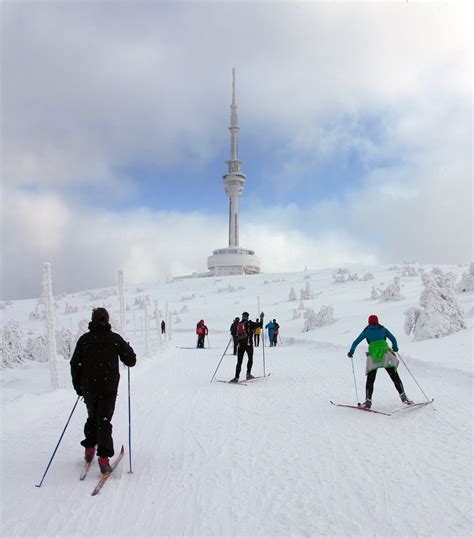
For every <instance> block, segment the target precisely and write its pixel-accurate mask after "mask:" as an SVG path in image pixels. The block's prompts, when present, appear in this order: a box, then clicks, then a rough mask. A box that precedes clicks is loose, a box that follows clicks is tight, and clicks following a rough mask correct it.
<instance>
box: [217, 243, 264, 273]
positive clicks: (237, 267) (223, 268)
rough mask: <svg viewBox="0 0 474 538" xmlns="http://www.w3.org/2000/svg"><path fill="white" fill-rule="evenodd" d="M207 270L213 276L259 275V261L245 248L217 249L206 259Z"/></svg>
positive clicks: (252, 252) (251, 251) (253, 253)
mask: <svg viewBox="0 0 474 538" xmlns="http://www.w3.org/2000/svg"><path fill="white" fill-rule="evenodd" d="M207 268H208V269H209V272H210V274H211V275H213V276H226V275H256V274H258V273H260V259H259V258H258V257H257V256H255V252H254V251H253V250H248V249H246V248H241V247H228V248H219V249H217V250H214V251H213V253H212V256H209V257H208V258H207Z"/></svg>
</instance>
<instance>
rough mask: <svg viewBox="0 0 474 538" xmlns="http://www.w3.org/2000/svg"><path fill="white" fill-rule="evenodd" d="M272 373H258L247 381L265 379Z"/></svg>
mask: <svg viewBox="0 0 474 538" xmlns="http://www.w3.org/2000/svg"><path fill="white" fill-rule="evenodd" d="M271 375H272V374H271V373H269V374H267V375H256V376H255V377H252V378H250V379H246V380H245V383H247V382H248V381H255V380H256V379H265V378H266V377H270V376H271Z"/></svg>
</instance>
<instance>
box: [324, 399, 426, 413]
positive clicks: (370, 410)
mask: <svg viewBox="0 0 474 538" xmlns="http://www.w3.org/2000/svg"><path fill="white" fill-rule="evenodd" d="M433 402H434V398H433V399H432V400H428V401H426V402H419V403H413V404H408V405H406V406H405V407H402V408H401V409H395V411H392V412H391V413H384V412H383V411H377V410H376V409H367V408H366V407H362V406H361V405H349V404H338V403H334V402H333V401H332V400H329V403H331V404H332V405H335V406H336V407H349V408H350V409H359V411H367V413H377V415H385V416H387V417H391V416H392V415H393V414H394V413H399V412H400V411H405V410H406V409H411V408H413V407H423V406H425V405H428V404H431V403H433Z"/></svg>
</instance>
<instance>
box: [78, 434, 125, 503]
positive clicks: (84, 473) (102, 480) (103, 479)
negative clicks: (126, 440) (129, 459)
mask: <svg viewBox="0 0 474 538" xmlns="http://www.w3.org/2000/svg"><path fill="white" fill-rule="evenodd" d="M124 454H125V449H124V447H123V445H122V449H121V450H120V453H119V455H118V456H117V457H116V458H115V460H114V461H113V462H112V463H111V464H110V466H111V467H112V471H110V472H109V473H104V474H103V475H102V476H101V478H100V480H99V482H98V483H97V485H96V487H95V488H94V490H93V491H92V493H91V495H92V496H93V497H94V496H95V495H97V494H98V493H99V491H100V490H101V489H102V488H103V486H104V484H105V483H106V482H107V480H108V479H109V477H110V475H111V474H112V472H113V471H114V469H115V467H117V465H118V464H119V463H120V461H121V460H122V458H123V455H124ZM91 463H92V462H91V461H86V462H85V464H84V468H83V469H82V473H81V476H80V477H79V480H84V479H85V477H86V476H87V473H88V471H89V469H90V466H91Z"/></svg>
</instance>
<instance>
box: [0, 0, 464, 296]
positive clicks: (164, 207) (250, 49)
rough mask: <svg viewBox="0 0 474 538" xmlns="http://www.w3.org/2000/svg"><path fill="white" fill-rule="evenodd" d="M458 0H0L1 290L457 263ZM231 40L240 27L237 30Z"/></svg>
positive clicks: (460, 164) (460, 236)
mask: <svg viewBox="0 0 474 538" xmlns="http://www.w3.org/2000/svg"><path fill="white" fill-rule="evenodd" d="M472 15H473V12H472V6H471V5H470V4H468V3H443V4H440V3H422V4H416V3H407V2H399V3H397V2H395V3H367V4H358V3H309V2H308V3H305V2H303V3H283V4H282V3H276V2H275V3H266V2H265V3H256V4H255V5H252V4H248V3H244V4H239V3H237V4H234V3H228V2H222V3H200V2H198V3H194V2H179V3H174V4H170V3H161V2H156V3H154V2H145V3H139V4H137V5H135V4H132V3H128V2H123V3H114V4H113V5H112V4H110V3H107V2H100V1H91V2H80V1H72V2H67V3H58V2H49V1H46V2H36V3H32V2H4V3H3V4H2V10H1V31H2V38H1V39H2V50H1V60H2V68H3V76H2V82H1V91H2V105H1V115H2V123H1V139H2V159H1V175H2V199H3V204H2V208H1V219H2V222H1V226H2V259H3V267H2V274H1V290H0V295H1V298H2V299H4V300H5V299H20V298H25V297H33V296H35V295H37V291H36V290H37V289H38V288H39V286H40V281H41V271H42V264H43V262H51V264H52V272H53V280H54V284H55V293H61V292H64V291H72V290H79V289H90V288H99V287H102V286H107V285H113V284H114V283H115V281H116V273H117V270H118V269H124V271H125V273H126V274H127V275H128V278H129V279H130V280H133V281H136V282H139V281H152V280H157V279H159V280H166V279H167V278H171V277H173V276H177V275H182V274H189V273H192V272H194V271H197V272H201V271H204V270H205V269H206V260H207V256H209V255H210V254H211V253H212V250H213V249H215V248H221V247H225V246H226V245H227V235H226V229H227V219H228V217H227V207H228V200H227V198H226V196H225V193H224V185H223V182H222V175H223V174H224V173H225V172H226V166H225V163H224V161H225V160H226V159H228V158H229V153H230V140H229V132H228V126H229V124H230V102H231V73H232V68H233V67H235V68H236V76H237V81H236V98H237V105H238V115H239V126H240V137H239V157H240V158H241V159H242V161H243V164H242V170H243V172H244V173H245V174H246V176H247V181H246V185H245V190H244V194H243V196H242V197H241V200H240V202H239V203H240V211H241V213H240V236H241V237H240V244H241V245H242V246H243V247H245V248H251V249H253V250H255V252H256V254H257V255H258V256H259V258H260V259H261V261H262V270H263V271H265V272H276V271H295V270H301V269H303V268H304V267H305V266H308V267H312V268H320V267H337V266H340V265H350V264H353V263H356V264H357V263H362V264H371V263H373V264H394V263H402V261H403V260H409V261H414V262H419V263H427V264H457V263H468V262H470V261H471V259H472V185H471V178H472V146H471V139H472V125H471V121H470V118H472V80H471V71H472V67H471V65H472V52H471V39H472V23H471V20H472ZM243 36H245V39H242V37H243Z"/></svg>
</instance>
